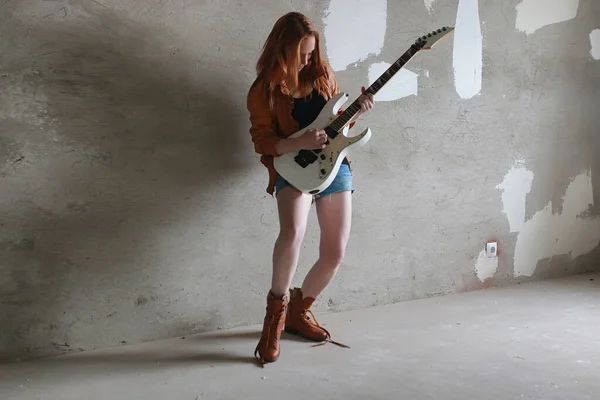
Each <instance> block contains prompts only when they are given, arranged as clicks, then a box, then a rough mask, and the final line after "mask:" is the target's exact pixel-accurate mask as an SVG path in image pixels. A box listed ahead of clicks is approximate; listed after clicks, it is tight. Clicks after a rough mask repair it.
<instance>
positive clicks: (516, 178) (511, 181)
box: [496, 161, 534, 232]
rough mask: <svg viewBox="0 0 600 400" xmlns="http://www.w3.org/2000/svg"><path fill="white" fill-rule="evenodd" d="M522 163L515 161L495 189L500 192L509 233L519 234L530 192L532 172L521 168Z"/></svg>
mask: <svg viewBox="0 0 600 400" xmlns="http://www.w3.org/2000/svg"><path fill="white" fill-rule="evenodd" d="M522 165H523V162H522V161H516V163H515V165H513V166H512V167H511V169H510V171H508V173H507V174H506V175H505V176H504V180H503V181H502V183H500V184H499V185H498V186H496V189H500V190H501V191H502V204H503V210H502V211H503V212H504V214H506V218H507V219H508V224H509V226H510V232H519V230H520V229H521V227H522V226H523V224H524V223H525V204H526V202H525V199H526V196H527V193H529V192H530V191H531V183H532V182H533V177H534V176H533V172H531V171H529V170H528V169H527V168H525V167H523V166H522Z"/></svg>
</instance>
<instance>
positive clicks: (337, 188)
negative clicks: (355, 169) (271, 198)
mask: <svg viewBox="0 0 600 400" xmlns="http://www.w3.org/2000/svg"><path fill="white" fill-rule="evenodd" d="M286 186H291V185H290V184H289V182H288V181H286V180H285V179H283V178H282V177H281V175H279V174H278V175H277V179H276V180H275V191H276V193H277V192H279V191H280V190H281V189H283V188H284V187H286ZM345 191H350V193H354V187H353V186H352V171H350V167H349V166H348V164H341V165H340V169H339V170H338V173H337V175H336V176H335V178H334V179H333V181H332V182H331V184H330V185H329V186H327V188H326V189H325V190H323V191H322V192H321V193H319V194H315V195H314V196H313V200H316V199H319V198H321V197H324V196H327V195H330V194H334V193H337V192H345Z"/></svg>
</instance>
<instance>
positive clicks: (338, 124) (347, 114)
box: [330, 44, 420, 132]
mask: <svg viewBox="0 0 600 400" xmlns="http://www.w3.org/2000/svg"><path fill="white" fill-rule="evenodd" d="M419 50H420V49H419V47H417V46H416V45H414V44H413V45H412V46H410V48H409V49H408V50H406V52H405V53H404V54H403V55H402V56H401V57H400V58H398V59H397V60H396V62H394V63H393V64H392V65H391V66H390V67H389V68H388V69H387V70H386V71H385V72H384V73H383V74H381V76H380V77H379V78H378V79H377V80H376V81H375V82H373V83H372V84H371V86H369V87H368V88H367V89H366V90H365V93H370V94H373V95H375V94H376V93H377V92H379V91H380V90H381V88H382V87H383V86H384V85H385V84H386V83H387V82H388V81H389V80H390V79H392V77H393V76H394V75H396V73H398V71H400V69H401V68H402V67H403V66H404V65H405V64H406V63H407V62H408V61H410V59H411V58H412V57H413V56H414V55H415V54H417V53H418V52H419ZM359 111H360V103H359V101H358V98H357V99H356V100H354V101H353V102H352V104H350V106H348V108H347V109H346V110H344V112H343V113H342V114H341V115H340V116H339V117H337V118H336V119H335V121H333V122H332V123H331V125H330V126H331V127H332V128H333V129H335V130H336V131H338V132H339V131H340V130H341V129H342V128H343V127H344V126H345V125H346V124H347V123H348V121H350V120H351V119H352V117H354V115H356V113H358V112H359Z"/></svg>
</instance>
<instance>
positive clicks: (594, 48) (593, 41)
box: [590, 29, 600, 60]
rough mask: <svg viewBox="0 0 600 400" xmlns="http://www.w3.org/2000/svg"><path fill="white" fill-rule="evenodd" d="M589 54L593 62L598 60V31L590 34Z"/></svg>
mask: <svg viewBox="0 0 600 400" xmlns="http://www.w3.org/2000/svg"><path fill="white" fill-rule="evenodd" d="M590 47H591V49H590V54H591V56H592V58H593V59H594V60H600V29H594V30H593V31H592V33H590Z"/></svg>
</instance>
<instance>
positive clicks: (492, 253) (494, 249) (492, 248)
mask: <svg viewBox="0 0 600 400" xmlns="http://www.w3.org/2000/svg"><path fill="white" fill-rule="evenodd" d="M485 252H486V254H487V256H488V257H490V258H493V257H496V256H497V255H498V243H496V242H487V243H486V247H485Z"/></svg>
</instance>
